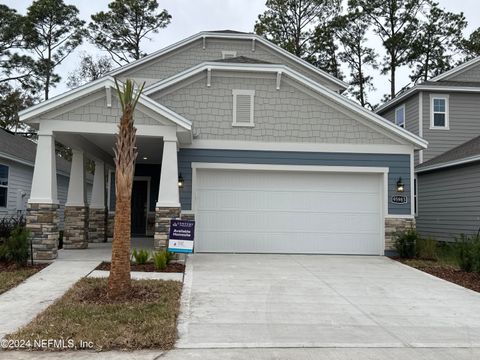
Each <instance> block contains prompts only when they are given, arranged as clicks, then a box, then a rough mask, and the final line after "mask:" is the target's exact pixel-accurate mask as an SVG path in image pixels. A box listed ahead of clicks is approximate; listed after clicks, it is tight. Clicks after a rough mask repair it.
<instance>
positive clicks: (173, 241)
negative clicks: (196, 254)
mask: <svg viewBox="0 0 480 360" xmlns="http://www.w3.org/2000/svg"><path fill="white" fill-rule="evenodd" d="M194 237H195V221H191V220H177V219H172V220H170V232H169V236H168V251H170V252H176V253H191V252H193V240H194Z"/></svg>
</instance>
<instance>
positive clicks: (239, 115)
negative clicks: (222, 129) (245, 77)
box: [232, 90, 255, 127]
mask: <svg viewBox="0 0 480 360" xmlns="http://www.w3.org/2000/svg"><path fill="white" fill-rule="evenodd" d="M232 94H233V123H232V126H246V127H253V126H255V125H254V122H253V104H254V96H255V90H232Z"/></svg>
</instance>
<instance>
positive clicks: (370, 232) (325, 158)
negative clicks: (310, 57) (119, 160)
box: [20, 31, 427, 259]
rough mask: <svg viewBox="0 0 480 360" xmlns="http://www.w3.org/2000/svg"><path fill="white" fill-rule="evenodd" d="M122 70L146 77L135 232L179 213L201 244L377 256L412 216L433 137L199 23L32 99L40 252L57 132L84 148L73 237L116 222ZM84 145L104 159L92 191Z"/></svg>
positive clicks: (68, 219)
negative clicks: (140, 54) (177, 37)
mask: <svg viewBox="0 0 480 360" xmlns="http://www.w3.org/2000/svg"><path fill="white" fill-rule="evenodd" d="M125 79H133V80H135V81H136V82H145V83H146V87H145V89H144V92H143V94H142V95H141V96H140V98H139V102H138V106H137V108H136V110H135V114H134V117H135V124H136V125H135V126H136V128H137V148H138V158H137V163H136V168H135V176H134V183H133V194H132V230H131V232H132V235H133V236H146V235H147V236H149V235H151V236H153V238H152V242H153V244H154V246H155V247H156V248H165V247H166V245H167V241H168V230H169V221H170V219H172V218H188V219H192V218H194V219H195V221H196V240H195V248H194V251H195V252H233V253H314V254H376V255H379V254H384V253H385V252H388V251H390V250H391V249H392V243H391V235H392V233H393V232H394V231H396V230H399V229H403V228H405V227H408V226H410V225H411V223H412V221H413V219H414V216H413V192H412V188H413V165H414V159H413V154H414V151H415V150H422V149H426V147H427V142H426V141H424V140H423V139H421V138H420V137H419V136H417V135H414V134H412V133H411V132H409V131H407V130H405V129H402V128H399V127H397V126H395V125H394V124H392V123H391V122H389V121H387V120H385V119H384V118H382V117H380V116H378V115H376V114H374V113H373V112H370V111H368V110H366V109H364V108H362V107H361V106H359V105H358V104H356V103H354V102H352V101H350V100H348V99H347V98H346V97H344V96H343V95H341V93H342V92H343V91H344V90H345V89H346V84H345V83H343V82H342V81H340V80H338V79H336V78H334V77H332V76H331V75H329V74H327V73H325V72H323V71H321V70H319V69H317V68H315V67H313V66H312V65H310V64H308V63H306V62H305V61H303V60H301V59H299V58H297V57H295V56H294V55H292V54H290V53H288V52H286V51H285V50H283V49H281V48H279V47H277V46H276V45H274V44H272V43H270V42H268V41H267V40H265V39H264V38H262V37H260V36H257V35H254V34H249V33H239V32H235V31H213V32H201V33H199V34H195V35H193V36H191V37H189V38H187V39H184V40H181V41H179V42H177V43H175V44H173V45H171V46H168V47H167V48H165V49H162V50H159V51H157V52H154V53H152V54H150V55H148V56H146V57H144V58H142V59H140V60H138V61H135V62H132V63H130V64H128V65H125V66H123V67H120V68H118V69H116V70H114V71H112V72H111V73H109V74H107V75H106V76H105V77H103V78H101V79H98V80H96V81H94V82H92V83H89V84H86V85H84V86H81V87H79V88H77V89H74V90H72V91H69V92H66V93H64V94H61V95H59V96H57V97H54V98H51V99H49V100H48V101H45V102H43V103H41V104H38V105H36V106H33V107H32V108H30V109H26V110H24V111H22V112H21V114H20V118H21V120H22V121H24V122H26V123H28V124H29V125H31V126H34V127H36V128H37V129H38V134H39V140H38V147H37V154H36V160H35V171H34V176H33V184H32V191H31V194H30V198H29V201H28V216H27V221H28V224H29V226H30V227H31V228H32V229H33V235H32V236H33V242H34V246H35V248H34V253H35V254H34V255H35V256H36V258H37V259H52V258H55V257H56V254H57V249H56V248H55V244H54V243H51V242H47V243H45V241H44V239H45V235H46V234H47V235H49V236H50V238H52V237H55V234H56V231H57V230H56V228H55V226H54V224H53V225H52V223H51V221H44V219H52V218H55V217H56V216H57V213H58V203H59V200H58V198H59V192H58V191H57V190H58V189H57V186H56V184H55V182H54V181H53V180H54V175H53V174H55V171H56V169H55V163H54V162H52V161H51V159H52V152H53V151H54V148H53V144H54V141H59V142H61V143H63V144H65V145H66V146H69V147H70V148H72V149H73V158H72V166H71V179H74V180H75V181H70V183H69V186H68V196H67V200H66V207H65V228H66V234H67V235H66V237H65V239H64V244H65V247H66V248H85V247H87V246H88V242H89V241H94V239H93V240H92V238H91V237H88V236H87V233H86V231H85V229H86V228H91V227H94V228H96V229H97V232H99V233H101V232H102V231H103V232H105V226H104V224H105V217H106V213H107V210H108V214H109V216H110V219H112V218H113V217H114V216H115V176H114V167H113V161H112V157H113V151H112V148H113V145H114V141H115V133H116V132H117V124H118V121H119V119H120V114H121V111H120V107H119V102H118V98H117V95H116V91H115V83H114V80H119V81H124V80H125ZM84 157H88V158H90V159H92V160H94V161H95V174H94V180H93V188H92V201H91V202H90V203H89V204H87V203H86V202H85V200H84V199H85V193H84V183H85V178H84V173H85V171H84ZM105 179H107V181H106V180H105ZM402 182H403V183H402ZM399 183H402V185H403V186H399ZM106 189H107V191H106ZM105 194H108V195H107V198H106V197H105ZM398 199H400V200H401V201H398ZM105 204H107V206H106V205H105ZM106 207H108V209H107V208H106ZM44 214H48V216H43V215H44Z"/></svg>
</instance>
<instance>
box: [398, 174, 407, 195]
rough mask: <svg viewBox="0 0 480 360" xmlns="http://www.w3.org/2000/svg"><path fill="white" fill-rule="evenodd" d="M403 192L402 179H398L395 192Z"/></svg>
mask: <svg viewBox="0 0 480 360" xmlns="http://www.w3.org/2000/svg"><path fill="white" fill-rule="evenodd" d="M404 191H405V184H404V183H403V181H402V178H401V177H399V178H398V181H397V192H400V193H401V192H404Z"/></svg>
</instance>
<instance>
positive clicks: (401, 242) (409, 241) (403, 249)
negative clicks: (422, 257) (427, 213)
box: [394, 228, 419, 259]
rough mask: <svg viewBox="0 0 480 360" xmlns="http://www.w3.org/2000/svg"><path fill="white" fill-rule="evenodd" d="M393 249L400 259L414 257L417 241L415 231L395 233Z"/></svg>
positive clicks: (417, 237) (411, 229) (412, 229)
mask: <svg viewBox="0 0 480 360" xmlns="http://www.w3.org/2000/svg"><path fill="white" fill-rule="evenodd" d="M394 239H395V240H394V244H395V249H396V250H397V252H398V255H399V256H400V257H402V258H406V259H411V258H413V257H415V246H416V242H417V240H418V239H419V236H418V233H417V230H415V229H414V228H410V229H408V230H405V231H400V232H397V233H396V234H395V235H394Z"/></svg>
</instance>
